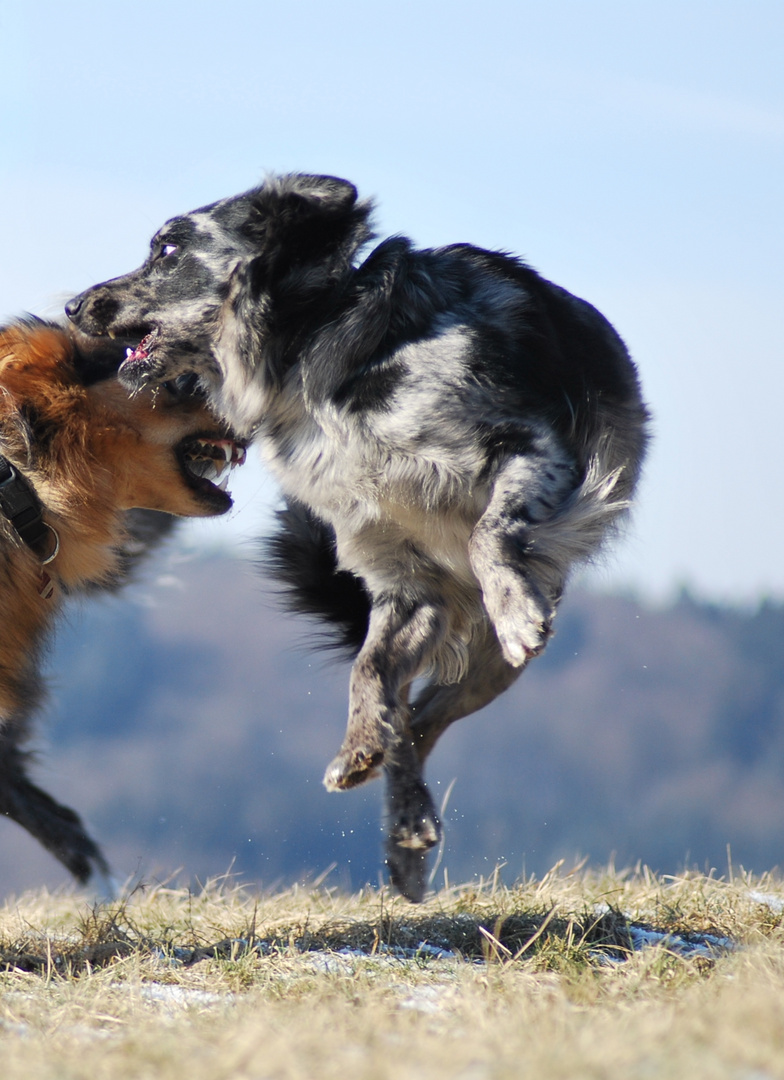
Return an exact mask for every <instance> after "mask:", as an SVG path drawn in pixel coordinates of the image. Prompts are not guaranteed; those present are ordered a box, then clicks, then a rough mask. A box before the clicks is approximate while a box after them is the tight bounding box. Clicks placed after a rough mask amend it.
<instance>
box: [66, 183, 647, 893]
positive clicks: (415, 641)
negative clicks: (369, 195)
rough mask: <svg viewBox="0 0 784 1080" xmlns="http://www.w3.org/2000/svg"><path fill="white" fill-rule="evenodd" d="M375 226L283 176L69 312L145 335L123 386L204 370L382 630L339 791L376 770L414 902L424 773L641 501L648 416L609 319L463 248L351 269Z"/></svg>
mask: <svg viewBox="0 0 784 1080" xmlns="http://www.w3.org/2000/svg"><path fill="white" fill-rule="evenodd" d="M370 211H371V205H370V204H369V203H368V202H367V201H360V200H358V197H357V191H356V189H355V188H354V187H353V185H352V184H350V183H348V182H346V181H343V180H339V179H336V178H334V177H323V176H308V175H299V174H295V175H288V176H281V177H277V178H272V179H270V180H268V181H267V182H266V183H264V184H262V185H261V186H260V187H258V188H255V189H253V190H251V191H249V192H247V193H245V194H243V195H239V196H237V197H235V198H230V199H224V200H222V201H220V202H217V203H214V204H213V205H211V206H207V207H204V208H203V209H201V210H197V211H195V212H193V213H190V214H185V215H183V216H181V217H176V218H173V219H172V220H171V221H169V222H167V223H166V224H165V225H164V226H163V228H162V229H161V230H160V231H159V232H158V233H157V234H156V236H155V237H154V238H153V241H152V249H151V253H150V256H149V258H148V259H147V261H146V262H145V263H144V264H143V265H142V266H141V267H140V268H139V269H138V270H136V271H134V272H132V273H130V274H128V275H126V276H124V277H120V278H116V279H114V280H112V281H109V282H106V283H104V284H101V285H96V286H94V287H93V288H91V289H88V290H87V291H86V292H84V293H82V294H81V295H80V296H78V297H75V298H74V299H73V300H72V301H70V302H69V304H68V305H67V308H66V310H67V312H68V314H69V316H70V317H71V319H72V320H73V321H74V322H75V323H76V324H77V325H78V326H79V328H80V329H81V330H83V331H85V332H87V333H90V334H98V335H102V334H107V333H111V334H117V335H121V336H123V337H129V336H131V337H134V336H135V337H136V338H142V337H144V338H145V340H144V341H143V342H142V345H141V347H140V348H139V349H137V350H136V351H135V352H134V353H133V354H131V355H130V356H129V358H128V360H127V361H126V362H125V364H124V365H123V367H122V369H121V376H122V378H123V379H124V380H125V381H126V382H127V384H128V385H130V386H139V385H141V384H143V383H145V382H147V381H150V380H152V381H162V380H166V379H171V378H172V377H174V376H176V375H178V374H180V373H183V372H186V371H189V372H193V371H195V372H197V373H198V375H199V376H200V378H201V381H202V383H203V385H204V387H205V388H206V389H207V392H208V394H209V396H210V399H211V402H212V404H213V407H214V408H215V409H216V410H217V411H218V412H219V413H220V414H221V415H222V416H224V417H225V418H226V419H227V420H228V421H229V423H230V424H231V425H232V427H233V428H234V429H235V430H237V431H239V432H240V433H241V434H243V435H251V434H252V435H254V436H255V437H256V438H257V439H258V441H259V443H260V446H261V449H262V453H263V456H264V459H265V461H266V462H267V464H268V466H269V468H270V470H271V471H272V472H273V473H274V475H275V476H276V477H277V479H278V480H279V482H280V485H281V487H282V489H283V491H284V493H285V494H286V496H287V497H288V499H289V500H290V509H289V512H288V516H287V518H286V519H285V520H284V523H283V529H284V536H285V537H286V538H287V539H284V541H283V542H280V538H279V542H278V543H277V546H276V552H277V556H278V560H280V558H281V556H282V557H283V559H284V561H285V558H286V556H285V549H286V546H287V543H290V546H291V550H292V552H294V551H295V550H296V547H297V543H299V544H300V546H301V545H302V544H304V545H305V546H306V547H307V545H308V544H311V545H312V546H313V550H320V551H322V552H323V551H325V550H327V549H328V548H329V547H330V545H334V551H335V556H334V557H335V560H336V561H335V565H334V567H333V571H332V572H333V573H335V574H339V573H343V574H347V575H350V577H346V578H344V579H343V580H344V581H354V582H355V584H356V583H361V585H360V591H361V593H362V595H364V596H366V597H367V600H368V603H369V609H368V618H367V632H366V634H365V637H364V641H363V643H362V645H361V647H360V648H359V652H358V655H357V657H356V660H355V663H354V666H353V669H352V674H351V680H350V702H349V718H348V728H347V732H346V737H345V740H344V742H343V745H342V747H341V749H340V751H339V753H338V755H337V756H336V758H335V759H334V761H333V762H332V763H331V764H330V765H329V766H328V768H327V771H326V775H325V778H324V782H325V784H326V786H327V787H328V788H329V789H331V790H338V789H344V788H349V787H352V786H354V785H356V784H359V783H362V782H363V781H364V780H366V779H368V778H369V777H370V776H372V775H373V774H374V773H375V772H376V770H378V769H379V768H382V767H383V769H384V771H385V773H386V776H387V781H388V810H389V844H388V851H387V857H388V863H389V866H390V870H391V875H392V879H393V881H394V882H395V883H396V885H397V886H398V887H399V888H400V890H401V891H402V892H403V893H404V894H405V895H407V896H409V897H411V898H413V899H419V898H420V897H421V896H422V893H423V891H424V888H425V877H424V869H425V863H424V856H425V853H426V851H427V850H428V849H429V848H430V847H432V846H433V845H434V844H435V843H436V842H437V841H438V839H439V835H440V824H439V821H438V817H437V815H436V812H435V809H434V807H433V803H432V800H431V798H430V795H429V793H428V791H427V788H426V787H425V784H424V780H423V778H422V763H423V761H424V759H425V757H426V756H427V754H428V753H429V751H430V750H431V749H432V747H433V745H434V744H435V742H436V740H437V739H438V737H439V735H440V734H441V732H442V731H443V730H444V729H445V728H446V727H447V726H448V725H449V724H451V723H452V722H453V721H454V720H456V719H458V718H460V717H462V716H465V715H467V714H468V713H471V712H474V711H475V710H477V709H479V708H481V707H482V706H483V705H486V704H487V703H488V702H490V701H492V700H493V698H495V697H496V696H497V695H498V694H499V693H501V692H502V691H503V690H505V689H506V688H507V687H508V686H509V685H510V684H511V683H512V682H513V681H514V680H515V679H516V678H517V677H518V676H519V675H520V673H521V672H522V670H523V669H524V667H525V666H526V664H527V663H528V661H529V660H530V659H531V658H532V657H534V656H536V655H537V654H538V653H539V652H540V651H541V650H542V649H543V648H544V646H545V644H546V642H547V639H548V637H549V636H550V633H551V628H552V621H553V617H554V615H555V613H556V609H557V606H558V603H559V600H560V599H561V596H562V593H563V590H564V586H565V584H566V581H567V578H568V576H569V574H570V572H571V570H572V568H573V567H574V566H575V564H577V563H580V562H582V561H584V560H586V559H589V558H590V557H592V556H594V555H595V554H596V552H597V551H598V549H599V547H600V545H601V544H602V541H603V540H604V539H605V538H606V537H607V536H608V534H610V533H611V532H612V531H613V530H614V528H615V526H616V525H617V524H618V522H619V520H620V518H621V517H622V516H623V514H624V513H625V511H626V510H627V508H628V506H629V504H630V500H631V498H632V495H633V492H634V489H635V485H636V482H637V479H638V476H639V472H640V467H641V462H642V459H643V456H644V450H645V445H646V440H647V430H646V428H647V412H646V409H645V406H644V404H643V402H642V399H641V396H640V388H639V384H638V380H637V375H636V371H635V367H634V365H633V363H632V361H631V359H630V358H629V355H628V352H627V350H626V348H625V347H624V344H623V342H622V341H621V339H620V338H619V336H618V335H617V334H616V332H615V331H614V330H613V328H612V327H611V326H610V324H609V323H608V322H607V321H606V319H604V317H603V316H602V315H601V314H600V313H599V312H598V311H596V310H595V308H593V307H591V306H590V305H589V304H587V303H586V302H585V301H583V300H579V299H577V298H576V297H574V296H572V295H571V294H569V293H568V292H566V291H565V290H563V289H561V288H559V287H558V286H557V285H554V284H552V283H551V282H549V281H546V280H545V279H543V278H542V277H540V276H539V275H538V274H537V273H536V272H535V271H534V270H532V269H531V268H530V267H529V266H527V265H525V264H524V263H523V262H521V261H520V260H518V259H515V258H512V257H510V256H507V255H503V254H498V253H494V252H490V251H484V250H481V249H479V248H476V247H472V246H470V245H468V244H457V245H454V246H450V247H445V248H438V249H433V250H416V249H415V248H414V247H413V246H412V244H411V243H410V241H409V240H407V239H406V238H404V237H394V238H391V239H388V240H386V241H384V242H383V243H382V244H380V245H379V246H378V247H377V248H375V250H373V251H371V252H370V254H369V255H368V256H367V258H365V259H364V261H357V259H358V252H359V250H360V249H361V248H362V247H363V245H365V244H366V242H367V241H368V240H369V238H370V236H371V232H370V228H369V215H370ZM292 560H294V555H292ZM305 562H307V559H306V560H305ZM297 573H298V571H297V569H296V566H295V565H294V561H292V564H291V569H290V572H289V575H288V576H289V578H290V579H293V581H294V587H295V591H296V590H297V589H299V591H300V593H303V591H306V587H305V586H304V585H303V586H302V587H300V586H299V585H298V584H297V581H298V580H299V579H298V578H297ZM352 587H353V586H352ZM299 602H300V603H301V606H305V607H307V606H308V601H302V600H301V598H300V601H299ZM330 603H331V602H330ZM310 607H311V608H313V609H316V610H318V608H319V605H318V602H315V601H314V602H311V603H310ZM322 609H323V612H324V614H325V615H327V616H331V617H333V618H334V619H336V620H337V621H338V622H340V621H341V620H340V614H339V612H335V610H334V608H331V607H330V604H326V605H323V606H322ZM344 621H345V620H344ZM354 632H355V631H354ZM421 676H427V678H428V679H429V683H428V685H427V686H426V688H425V689H424V690H423V691H422V692H421V693H420V694H419V695H418V696H417V698H416V700H415V701H414V702H413V703H411V702H410V701H409V688H410V686H411V684H412V682H413V681H414V680H415V679H417V678H419V677H421Z"/></svg>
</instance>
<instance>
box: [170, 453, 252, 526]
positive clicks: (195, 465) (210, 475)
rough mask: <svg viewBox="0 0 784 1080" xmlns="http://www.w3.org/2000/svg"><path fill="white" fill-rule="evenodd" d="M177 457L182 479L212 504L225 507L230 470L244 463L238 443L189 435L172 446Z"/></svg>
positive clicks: (228, 496) (228, 502)
mask: <svg viewBox="0 0 784 1080" xmlns="http://www.w3.org/2000/svg"><path fill="white" fill-rule="evenodd" d="M175 452H176V454H177V459H178V461H179V463H180V468H181V470H182V474H183V476H184V477H185V480H186V482H187V483H188V485H189V486H190V487H192V488H193V489H194V490H195V491H198V492H199V493H200V494H202V495H203V496H204V497H205V500H206V501H208V502H211V503H212V504H213V505H215V506H216V507H221V508H222V509H224V510H228V509H229V507H230V506H231V495H230V493H229V490H228V484H229V476H230V474H231V471H232V469H235V468H236V467H237V466H238V465H243V464H244V463H245V458H246V456H247V455H246V452H245V447H244V445H243V444H242V443H239V442H236V441H235V440H234V439H228V438H217V439H216V438H212V437H211V436H209V435H198V436H195V435H189V436H188V437H187V438H186V439H183V440H182V442H181V443H180V444H179V445H178V446H177V448H176V451H175Z"/></svg>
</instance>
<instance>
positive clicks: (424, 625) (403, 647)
mask: <svg viewBox="0 0 784 1080" xmlns="http://www.w3.org/2000/svg"><path fill="white" fill-rule="evenodd" d="M445 628H446V618H445V614H444V611H443V607H442V606H441V605H440V604H438V603H428V602H411V603H405V602H403V601H401V600H400V598H398V597H394V598H391V599H386V600H383V601H378V600H376V601H375V602H374V605H373V608H372V611H371V615H370V624H369V627H368V633H367V638H366V640H365V643H364V645H363V646H362V649H361V650H360V652H359V655H358V656H357V658H356V660H355V661H354V666H353V667H352V669H351V680H350V689H349V718H348V727H347V729H346V736H345V738H344V740H343V745H342V746H341V748H340V752H339V753H338V755H337V757H336V758H335V759H334V761H332V762H331V764H330V765H329V766H328V767H327V771H326V773H325V774H324V784H325V786H326V787H327V788H328V790H330V791H340V790H345V789H346V788H351V787H356V786H357V785H358V784H361V783H363V782H364V781H365V780H368V779H370V777H371V776H373V775H375V772H376V770H377V769H378V768H379V767H380V766H381V765H382V764H383V762H384V760H385V758H386V756H387V752H388V751H392V757H391V762H392V764H393V766H394V767H402V768H403V769H405V768H406V765H407V762H406V759H407V758H408V757H410V756H411V755H410V754H409V752H408V751H407V750H406V749H405V743H406V741H408V742H409V743H410V742H411V732H410V729H409V709H408V703H407V701H406V699H405V689H406V688H407V687H408V685H409V684H410V683H411V681H412V680H413V679H415V678H416V676H417V675H418V674H419V673H420V671H422V670H423V668H425V667H426V666H427V664H428V660H429V658H430V656H431V655H432V653H433V650H434V649H435V648H436V647H437V646H438V644H439V643H440V641H441V639H442V637H443V635H444V631H445ZM397 758H400V760H401V764H400V765H399V766H398V764H397Z"/></svg>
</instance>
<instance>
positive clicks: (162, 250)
mask: <svg viewBox="0 0 784 1080" xmlns="http://www.w3.org/2000/svg"><path fill="white" fill-rule="evenodd" d="M179 250H180V249H179V246H178V245H177V244H160V245H154V246H153V251H152V259H153V262H159V261H160V260H161V259H166V258H168V257H169V256H170V255H174V254H175V253H176V252H177V251H179Z"/></svg>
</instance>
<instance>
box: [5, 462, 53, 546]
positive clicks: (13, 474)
mask: <svg viewBox="0 0 784 1080" xmlns="http://www.w3.org/2000/svg"><path fill="white" fill-rule="evenodd" d="M0 511H1V512H2V513H3V514H5V516H6V517H7V518H8V520H9V521H10V522H11V524H12V525H13V527H14V528H15V529H16V531H17V532H18V533H19V535H20V536H21V538H22V540H24V542H25V543H26V544H27V546H28V547H29V548H32V550H33V551H34V552H35V553H36V555H38V557H39V558H41V552H40V549H41V548H43V547H44V546H45V541H46V539H47V537H48V534H49V526H48V525H47V524H46V523H45V522H44V519H43V516H42V515H43V507H42V506H41V502H40V500H39V498H38V496H37V495H36V493H35V492H34V491H33V489H32V488H31V487H30V485H29V484H28V482H27V481H26V480H25V478H24V477H23V476H22V474H21V473H19V472H17V470H16V469H15V468H14V467H13V465H12V464H11V462H10V461H9V460H8V458H5V457H3V455H2V454H0Z"/></svg>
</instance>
